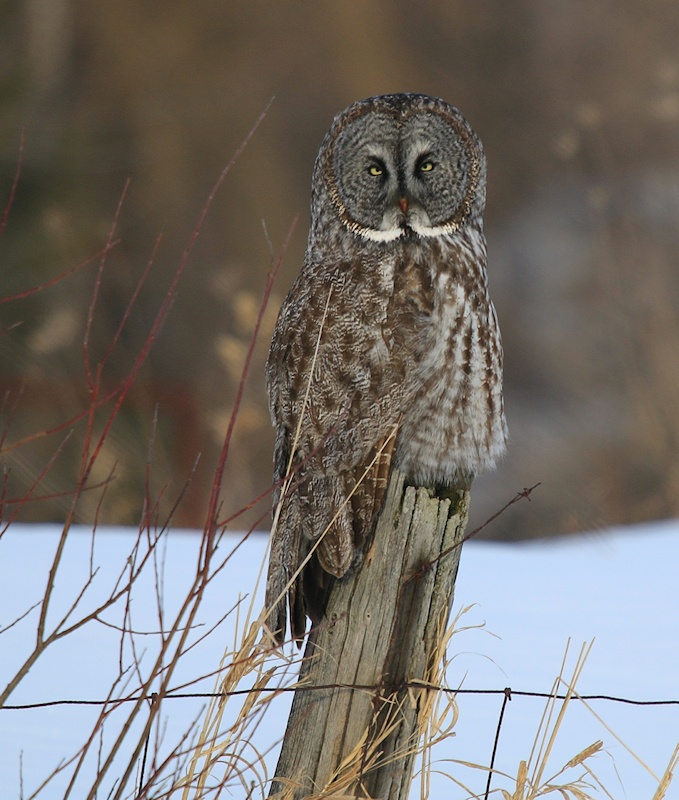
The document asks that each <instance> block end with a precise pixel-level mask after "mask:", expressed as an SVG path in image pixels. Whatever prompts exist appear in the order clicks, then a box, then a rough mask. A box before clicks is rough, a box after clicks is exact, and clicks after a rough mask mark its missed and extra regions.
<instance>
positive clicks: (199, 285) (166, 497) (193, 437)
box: [0, 0, 679, 539]
mask: <svg viewBox="0 0 679 800" xmlns="http://www.w3.org/2000/svg"><path fill="white" fill-rule="evenodd" d="M0 54H1V55H0V131H1V135H0V207H2V206H4V204H5V202H6V198H8V197H9V194H10V189H11V186H12V181H13V177H14V174H15V171H16V168H17V163H18V161H19V151H20V140H21V130H22V127H25V131H26V133H25V148H24V155H23V166H22V171H21V176H20V180H19V184H18V189H17V193H16V197H15V199H14V202H13V205H12V208H11V210H10V213H9V217H8V219H7V224H6V227H5V229H4V232H3V235H2V238H1V239H0V297H8V296H11V295H15V294H17V293H22V292H24V291H25V290H26V289H28V288H30V287H32V286H37V285H39V284H42V283H44V282H45V281H48V280H49V279H50V278H53V277H54V276H56V275H58V274H59V273H61V272H62V271H64V270H66V269H68V268H69V267H72V266H75V265H76V264H79V263H80V262H82V261H84V260H85V259H87V258H89V257H91V256H92V255H93V254H95V253H96V252H97V251H99V250H100V249H101V248H102V247H103V246H104V244H105V243H106V240H107V236H108V232H109V230H110V227H111V224H112V221H113V219H114V217H115V215H116V208H117V206H118V203H119V200H120V198H121V194H122V192H123V187H124V186H125V182H126V180H127V179H128V178H129V179H130V181H131V182H130V186H129V190H128V191H127V193H126V195H125V198H124V202H123V204H122V209H121V212H120V216H119V220H118V224H117V230H116V234H115V236H116V238H119V239H120V241H119V242H118V243H117V245H116V246H115V248H114V249H113V251H112V252H111V253H110V254H109V255H108V257H107V261H106V268H105V270H104V273H103V279H102V283H101V287H100V289H99V295H98V300H97V305H96V308H95V314H94V321H93V328H92V333H91V337H90V349H91V351H92V354H93V358H94V359H95V361H96V358H98V357H101V355H102V354H104V353H105V352H106V349H107V347H108V345H109V343H110V342H111V339H112V337H113V336H114V334H115V331H116V330H117V328H118V326H119V324H120V322H121V319H122V318H123V316H124V314H125V309H126V307H127V305H128V303H129V301H130V298H131V297H132V295H133V293H134V291H135V287H136V285H137V282H138V281H139V279H140V276H141V275H142V273H143V270H144V269H145V267H146V264H147V262H149V259H151V258H153V266H152V269H151V272H150V275H149V277H148V279H147V280H146V281H145V282H144V283H143V286H142V289H141V293H140V296H139V299H138V301H137V304H136V305H135V307H134V309H133V311H132V313H131V315H130V316H129V319H128V320H127V323H126V325H125V328H124V330H123V333H122V336H121V338H120V341H119V342H118V344H117V345H116V348H115V350H114V352H113V354H112V356H111V358H110V360H109V361H108V363H107V367H106V371H105V376H104V378H103V384H104V388H108V387H113V386H115V385H116V383H117V382H118V381H120V380H122V379H124V377H125V375H126V374H127V373H128V371H129V370H130V367H131V365H132V364H133V363H134V360H135V358H136V356H137V354H138V352H139V349H140V348H141V347H142V346H143V343H144V340H145V338H146V336H147V334H148V332H149V329H150V326H151V324H152V321H153V319H154V317H155V315H156V313H157V310H158V308H159V306H160V304H161V303H162V301H163V298H164V297H165V296H166V293H167V291H168V286H169V285H170V282H171V280H172V277H173V275H174V273H175V270H176V269H177V266H178V265H179V263H180V261H181V258H182V253H183V251H184V249H185V247H186V246H187V244H188V243H189V240H190V238H191V235H192V232H193V231H194V230H195V228H196V222H197V219H198V216H199V214H200V211H201V209H202V208H203V206H204V204H205V202H206V199H207V197H208V195H209V193H210V190H211V188H212V186H213V185H214V183H215V181H216V180H217V178H218V176H219V174H220V172H221V170H222V169H223V168H224V166H225V165H226V164H227V162H228V161H229V159H230V158H231V157H232V155H233V154H234V152H235V151H236V149H237V148H238V147H239V145H240V144H241V142H242V141H243V139H244V138H245V137H246V135H247V134H248V131H249V130H250V129H251V127H252V126H253V124H254V123H255V121H256V119H257V118H258V116H259V115H260V114H261V112H262V111H263V110H264V109H265V108H266V107H267V106H268V104H269V103H270V101H271V99H272V98H274V99H273V102H272V103H271V106H270V108H269V110H268V113H267V115H266V117H265V119H264V121H263V123H262V124H261V126H260V127H259V129H258V130H257V132H256V134H255V136H254V137H253V139H252V141H251V142H250V143H249V144H248V146H247V148H246V149H245V151H244V152H243V154H242V155H241V156H240V158H239V159H238V161H237V163H236V164H235V166H234V168H233V169H232V170H231V172H230V173H229V175H228V176H227V178H226V181H225V182H224V184H223V185H222V187H221V188H220V190H219V192H218V194H217V197H216V199H215V201H214V203H213V205H212V207H211V208H210V211H209V214H208V217H207V219H206V222H205V225H204V226H203V228H202V230H201V233H200V236H199V238H198V240H197V243H196V246H195V248H194V250H193V251H192V253H191V256H190V260H189V263H188V266H187V269H186V272H185V273H184V275H183V277H182V280H181V283H180V286H179V293H178V296H177V298H176V301H175V302H174V305H173V308H172V310H171V312H170V315H169V318H168V320H167V321H166V323H165V325H164V326H163V329H162V332H161V334H160V336H159V337H158V339H157V341H156V343H155V344H154V347H153V349H152V351H151V353H150V356H149V358H148V360H147V361H146V363H145V364H144V367H143V368H142V370H141V372H140V374H139V375H138V376H137V378H136V380H135V383H134V385H133V388H132V390H131V391H130V393H129V396H128V398H127V401H126V403H125V405H124V406H123V408H122V411H121V413H120V415H119V416H118V418H117V420H116V422H115V425H114V426H113V428H112V429H111V432H110V433H109V435H108V436H107V438H106V440H105V443H104V446H103V449H102V451H101V454H100V457H99V459H98V460H97V462H96V464H95V467H94V470H93V473H92V476H91V479H90V480H91V482H96V481H101V480H105V479H106V478H107V476H108V475H109V473H110V472H111V470H113V473H114V479H113V480H112V481H111V482H110V483H109V485H108V487H107V490H106V492H105V493H104V495H103V496H102V494H101V492H100V491H96V492H91V493H86V494H85V495H84V496H83V499H82V500H81V502H80V505H79V511H78V514H79V519H80V521H91V520H92V519H94V518H95V516H96V517H97V518H98V519H99V521H100V522H108V523H124V524H137V523H138V521H139V519H140V516H141V513H142V506H143V504H144V493H145V486H146V485H147V482H148V483H150V492H151V494H152V495H153V496H154V497H158V498H159V502H160V507H161V508H163V509H166V511H165V512H164V513H167V512H168V511H169V509H170V508H171V507H172V506H173V505H174V503H175V501H176V499H177V497H178V496H179V494H180V493H181V492H182V491H183V490H182V487H184V485H185V483H186V481H187V480H188V479H189V478H190V483H189V485H188V488H187V489H186V490H185V491H184V493H183V495H182V499H181V502H180V503H179V504H178V506H177V509H176V512H175V517H174V524H175V525H182V526H196V525H197V526H202V524H203V521H204V517H205V510H206V506H207V499H208V496H209V493H210V490H211V485H212V476H213V474H214V469H215V463H216V460H217V457H218V453H219V451H220V448H221V444H222V441H223V438H224V434H225V431H226V428H227V424H228V419H229V414H230V410H231V408H232V405H233V402H234V398H235V396H236V391H237V388H238V383H239V378H240V374H241V369H242V366H243V361H244V357H245V353H246V351H247V347H248V345H249V342H250V338H251V335H252V331H253V327H254V324H255V321H256V317H257V312H258V308H259V304H260V298H261V295H262V291H263V289H264V286H265V282H266V276H267V273H268V271H269V269H270V267H271V264H272V262H273V260H275V257H276V255H277V254H278V252H279V251H280V249H281V247H282V245H283V242H284V240H285V238H286V235H287V232H288V230H289V229H290V226H291V224H292V222H293V220H294V218H295V217H297V216H299V223H298V225H297V227H296V229H295V230H294V233H293V236H292V239H291V243H290V245H289V247H288V249H287V252H286V253H285V257H284V260H283V264H282V267H281V269H280V272H279V275H278V277H277V280H276V283H275V286H274V291H273V294H272V297H271V301H270V304H269V307H268V309H267V311H266V314H265V316H264V319H263V326H262V333H261V336H260V339H259V341H258V344H257V348H256V351H255V356H254V361H253V364H252V368H251V373H250V376H249V378H248V381H247V384H246V387H245V393H244V399H243V405H242V408H241V411H240V415H239V418H238V422H237V425H236V428H235V432H234V437H233V440H232V443H231V449H230V452H229V458H228V461H227V465H226V471H225V476H224V482H223V506H222V512H221V513H222V514H223V516H226V515H227V514H229V513H233V512H235V511H237V510H238V509H240V508H242V507H243V506H245V505H246V504H248V503H249V502H250V501H251V500H252V499H253V498H255V497H256V496H257V495H259V494H260V493H261V492H263V491H265V490H266V488H267V487H268V486H269V485H270V475H271V451H272V444H273V434H272V430H271V425H270V421H269V417H268V412H267V410H266V405H265V388H264V380H263V366H264V361H265V358H266V352H267V348H268V341H269V339H270V335H271V331H272V328H273V324H274V321H275V317H276V314H277V310H278V307H279V305H280V303H281V301H282V298H283V297H284V295H285V293H286V291H287V289H288V288H289V286H290V284H291V282H292V280H293V278H294V276H295V274H296V272H297V270H298V269H299V267H300V264H301V261H302V257H303V253H304V248H305V243H306V241H305V240H306V232H307V225H308V214H309V212H308V207H309V189H310V181H311V170H312V166H313V161H314V158H315V156H316V153H317V150H318V147H319V145H320V142H321V140H322V138H323V136H324V134H325V132H326V130H327V128H328V127H329V125H330V123H331V121H332V118H333V116H334V115H335V114H336V113H337V112H338V111H340V110H341V109H343V108H344V107H345V106H347V105H348V104H349V103H351V102H352V101H354V100H356V99H358V98H362V97H367V96H369V95H374V94H382V93H385V92H394V91H421V92H427V93H430V94H434V95H439V96H441V97H443V98H445V99H446V100H448V101H450V102H452V103H453V104H455V105H457V106H459V108H460V109H461V110H462V111H463V113H464V114H465V116H467V118H468V119H469V120H470V122H471V123H472V125H473V126H474V127H475V128H476V130H477V131H478V133H479V135H480V136H481V138H482V140H483V142H484V144H485V148H486V151H487V155H488V160H489V186H488V208H487V215H486V223H487V226H486V229H487V236H488V242H489V274H490V284H491V292H492V295H493V297H494V300H495V303H496V306H497V309H498V314H499V317H500V323H501V327H502V332H503V338H504V344H505V353H506V403H507V416H508V422H509V427H510V433H511V441H510V448H509V453H508V456H507V458H506V459H505V462H504V463H503V464H502V466H501V467H500V469H499V470H498V471H497V472H495V473H493V474H491V475H488V476H484V477H483V478H481V479H479V480H478V481H477V482H476V484H475V490H474V494H473V505H474V508H473V518H474V522H475V523H476V524H478V523H479V522H482V521H483V520H484V519H485V518H486V517H487V516H489V515H490V514H491V513H493V512H494V511H496V510H497V509H498V508H499V507H500V506H501V505H503V504H504V503H505V502H506V501H507V500H509V499H510V498H511V497H513V496H514V495H515V494H516V492H518V491H520V490H521V489H523V488H524V487H527V486H531V485H533V484H535V483H538V482H540V483H541V486H540V487H539V488H538V489H536V490H535V492H534V493H533V495H532V498H531V502H530V503H529V502H525V501H522V502H521V503H518V504H517V505H515V506H513V507H512V508H511V509H510V510H509V511H508V512H507V513H505V514H504V515H503V516H502V517H501V518H500V519H499V520H498V521H497V522H495V523H494V524H493V525H492V526H491V527H489V528H488V529H487V530H486V531H485V535H487V536H489V537H497V538H500V537H501V538H516V539H520V538H528V537H538V536H547V535H553V534H558V533H566V532H574V531H578V530H592V529H597V528H603V527H605V526H608V525H611V524H613V523H625V522H632V521H639V520H645V519H656V518H662V517H669V516H677V515H679V460H678V453H679V321H678V315H677V309H678V308H679V4H677V3H676V0H599V2H597V3H585V2H572V0H514V2H511V3H506V2H497V1H496V2H493V1H492V0H428V1H425V2H420V3H417V4H414V3H412V2H410V0H360V2H358V0H357V1H356V2H343V3H339V2H336V0H335V1H333V2H330V1H329V0H315V1H314V2H313V3H311V2H301V1H299V0H296V1H294V2H293V0H288V1H285V0H259V1H258V2H257V3H252V2H250V0H231V2H217V1H216V0H196V1H195V2H192V3H188V2H185V0H184V2H180V0H164V2H163V3H140V2H138V1H137V0H117V1H116V2H115V3H106V2H96V1H95V2H92V0H89V1H86V0H5V2H4V3H2V4H1V5H0ZM161 233H162V241H161V243H160V246H159V248H158V251H157V252H156V253H155V255H153V256H152V253H153V250H154V243H155V241H156V238H157V237H158V235H159V234H161ZM96 269H97V264H96V261H95V263H94V264H93V265H90V266H87V267H84V268H83V269H81V270H78V271H77V272H75V273H74V274H72V275H70V276H69V277H67V278H64V279H63V280H61V281H58V282H57V283H56V284H55V285H54V286H51V287H49V288H47V289H45V290H44V291H41V292H39V293H36V294H34V295H30V296H26V297H23V298H20V299H17V300H13V301H12V302H9V303H6V304H4V305H2V306H1V307H0V308H1V313H0V399H1V400H2V402H3V405H2V415H3V421H2V428H1V431H2V435H3V439H2V441H3V445H2V447H3V450H4V453H3V454H2V455H1V456H0V457H1V458H2V461H3V465H4V475H5V478H4V484H3V495H2V496H3V497H4V498H5V499H7V500H10V501H11V500H13V499H17V498H20V497H22V496H24V495H25V494H26V492H27V491H29V489H30V488H31V487H33V486H34V484H35V482H36V479H37V478H38V477H39V476H42V477H41V479H40V482H39V483H38V484H37V485H35V486H34V489H33V499H32V500H31V501H30V502H28V503H26V504H25V505H24V506H23V507H22V508H21V511H20V518H22V519H24V520H29V521H30V520H60V519H63V518H64V515H65V511H66V509H67V508H68V506H69V504H70V498H69V494H68V493H69V491H70V490H72V488H73V486H74V484H75V482H76V480H77V477H78V463H79V455H80V452H81V449H82V441H83V436H84V432H85V428H86V425H87V420H84V421H82V420H81V421H80V422H77V423H74V424H73V425H69V426H67V427H66V428H65V429H63V430H60V431H59V432H57V433H55V434H51V435H39V436H37V437H34V434H36V433H43V432H48V431H50V430H51V429H52V428H54V427H58V426H59V425H60V424H62V423H63V422H64V421H67V420H69V419H71V418H73V417H75V416H76V415H77V414H78V413H79V412H81V411H82V410H83V409H84V408H87V403H88V399H87V392H86V389H85V380H84V371H83V336H84V331H85V324H86V320H87V316H88V309H89V307H90V302H91V297H92V292H93V288H94V284H95V277H96ZM156 408H157V425H156V426H155V433H154V422H153V420H154V415H155V413H156V412H155V409H156ZM71 428H72V429H73V433H72V434H71V436H70V438H68V439H66V438H65V437H66V434H67V431H68V430H70V429H71ZM26 437H28V438H29V439H30V440H29V441H26V442H24V443H23V444H21V446H15V444H16V443H17V442H21V441H23V440H24V439H25V438H26ZM57 450H59V453H58V455H56V457H55V453H57ZM149 454H150V455H149ZM199 455H200V458H199V460H198V462H197V464H196V460H197V459H198V457H199ZM53 458H54V460H53V461H52V459H53ZM147 464H150V466H149V467H148V468H147ZM147 475H148V476H150V477H147ZM40 498H42V499H40ZM267 505H268V499H265V500H264V501H263V502H261V503H260V504H259V505H258V506H257V507H256V508H254V509H252V510H251V511H249V512H248V513H247V514H246V515H245V516H243V517H241V518H239V519H238V520H237V521H236V522H235V523H234V526H235V527H241V528H242V527H244V526H245V525H250V524H253V523H255V522H256V521H257V520H259V522H258V523H257V524H258V527H260V528H262V529H266V528H267V527H268V526H269V516H268V513H267ZM7 509H8V511H7V513H10V512H12V513H14V511H15V510H16V509H17V506H16V504H14V505H12V503H11V502H10V503H9V504H8V505H7Z"/></svg>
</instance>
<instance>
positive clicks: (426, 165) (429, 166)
mask: <svg viewBox="0 0 679 800" xmlns="http://www.w3.org/2000/svg"><path fill="white" fill-rule="evenodd" d="M433 169H434V162H433V161H423V162H422V163H421V164H420V172H431V171H432V170H433Z"/></svg>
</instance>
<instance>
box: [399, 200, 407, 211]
mask: <svg viewBox="0 0 679 800" xmlns="http://www.w3.org/2000/svg"><path fill="white" fill-rule="evenodd" d="M398 204H399V206H401V211H402V212H403V213H404V214H407V213H408V198H407V197H402V198H401V199H400V200H399V201H398Z"/></svg>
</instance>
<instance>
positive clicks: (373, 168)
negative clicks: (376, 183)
mask: <svg viewBox="0 0 679 800" xmlns="http://www.w3.org/2000/svg"><path fill="white" fill-rule="evenodd" d="M368 172H369V173H370V174H371V175H372V176H373V177H375V178H377V177H379V176H380V175H384V169H383V168H382V167H380V165H379V164H371V165H370V166H369V167H368Z"/></svg>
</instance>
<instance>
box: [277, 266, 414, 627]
mask: <svg viewBox="0 0 679 800" xmlns="http://www.w3.org/2000/svg"><path fill="white" fill-rule="evenodd" d="M361 266H362V265H354V264H342V265H340V266H339V267H338V268H336V269H335V270H334V271H332V272H330V271H328V270H326V271H325V272H323V273H322V275H321V273H320V272H319V271H318V270H316V271H311V270H310V269H307V270H303V271H302V272H301V273H300V276H299V277H298V279H297V282H296V283H295V285H294V286H293V288H292V289H291V291H290V293H289V294H288V297H287V298H286V300H285V302H284V304H283V307H282V309H281V312H280V315H279V318H278V323H277V325H276V330H275V332H274V337H273V341H272V346H271V351H270V354H269V360H268V363H267V385H268V390H269V404H270V409H271V415H272V419H273V422H274V426H275V427H276V431H277V436H276V445H275V483H276V484H277V485H278V487H279V488H278V490H277V493H276V495H275V497H274V502H275V504H278V506H279V508H278V511H277V514H278V519H277V524H276V527H275V529H274V532H273V539H272V553H271V561H270V567H269V578H268V589H267V607H269V606H270V605H271V604H273V605H274V606H275V609H274V611H275V613H274V614H273V615H272V616H271V617H270V620H271V622H270V627H272V630H274V631H281V630H284V629H285V628H284V624H285V611H286V608H285V604H284V605H283V606H281V602H282V601H281V596H282V595H284V594H285V591H284V590H285V586H289V591H288V606H289V610H290V615H291V622H292V627H293V633H294V635H295V636H296V637H297V636H299V635H300V634H301V635H302V636H303V635H304V614H309V615H310V616H311V617H312V619H316V621H318V618H320V616H322V613H323V608H324V605H325V596H326V594H327V590H328V585H329V584H330V583H331V576H334V577H341V576H342V575H344V574H345V573H346V571H347V570H348V568H349V567H350V566H351V564H352V562H353V560H354V557H355V553H356V548H357V547H362V546H363V545H364V543H365V540H366V538H367V537H368V535H369V534H370V530H371V528H372V524H373V520H374V518H375V515H376V513H377V512H378V511H379V509H380V507H381V504H382V500H383V497H384V492H385V490H386V486H387V481H388V477H389V470H390V466H391V458H392V454H393V451H394V445H395V442H396V436H397V432H398V419H399V414H400V405H401V403H400V393H401V391H402V387H403V385H404V383H405V381H404V376H403V375H401V374H398V363H399V361H398V359H395V358H394V357H393V353H392V352H391V351H390V345H391V338H393V337H391V333H390V331H389V330H388V325H387V311H388V306H389V294H388V293H386V292H380V291H378V290H377V289H376V288H375V287H371V286H370V285H366V280H365V270H362V272H361V274H360V275H357V274H356V272H357V271H358V270H359V268H360V267H361ZM307 557H308V561H307V563H306V565H305V566H304V567H303V568H302V569H301V572H300V573H299V574H298V575H297V577H294V576H295V573H296V571H298V570H299V568H300V565H301V564H302V562H303V561H304V560H305V559H307ZM300 620H301V623H300ZM300 624H301V627H300Z"/></svg>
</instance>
